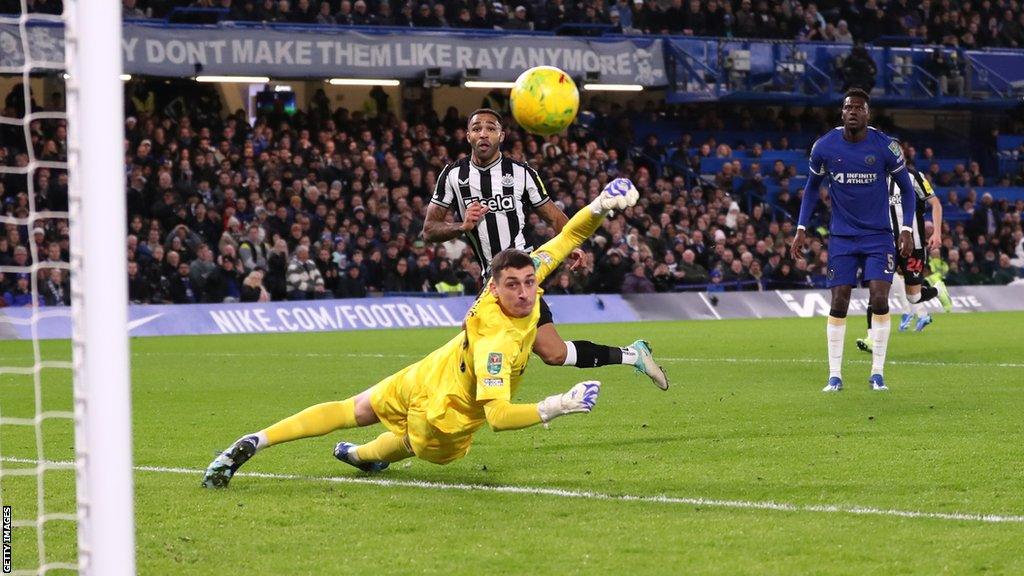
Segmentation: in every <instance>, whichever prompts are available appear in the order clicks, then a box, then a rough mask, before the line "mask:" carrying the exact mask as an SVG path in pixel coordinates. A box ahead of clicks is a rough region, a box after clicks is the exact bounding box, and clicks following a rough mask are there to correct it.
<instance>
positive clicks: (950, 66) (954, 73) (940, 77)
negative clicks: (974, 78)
mask: <svg viewBox="0 0 1024 576" xmlns="http://www.w3.org/2000/svg"><path fill="white" fill-rule="evenodd" d="M925 70H927V71H928V73H929V74H931V75H932V76H934V77H935V78H936V81H937V82H938V86H937V88H938V91H939V94H942V95H944V96H963V95H964V75H963V70H962V65H961V64H960V61H959V57H958V56H957V53H956V52H950V53H949V54H946V52H945V51H943V50H935V51H933V52H932V56H931V58H929V60H928V62H927V63H926V64H925Z"/></svg>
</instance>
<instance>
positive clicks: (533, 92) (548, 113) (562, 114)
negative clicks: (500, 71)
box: [510, 66, 580, 136]
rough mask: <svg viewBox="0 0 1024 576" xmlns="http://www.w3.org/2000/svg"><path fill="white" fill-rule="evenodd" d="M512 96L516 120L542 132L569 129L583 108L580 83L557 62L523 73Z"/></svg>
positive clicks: (526, 128)
mask: <svg viewBox="0 0 1024 576" xmlns="http://www.w3.org/2000/svg"><path fill="white" fill-rule="evenodd" d="M510 100H511V105H512V116H513V117H514V118H515V119H516V122H517V123H518V124H519V125H520V126H522V127H523V128H524V129H525V130H526V131H527V132H531V133H533V134H539V135H541V136H550V135H552V134H558V133H559V132H561V131H563V130H565V129H566V128H567V127H568V126H569V125H570V124H572V121H573V120H574V119H575V118H576V113H577V112H578V111H579V109H580V92H579V90H577V89H576V83H575V82H573V80H572V78H571V77H570V76H569V75H568V74H566V73H565V72H563V71H562V70H560V69H558V68H555V67H554V66H536V67H534V68H530V69H529V70H527V71H526V72H523V73H522V74H520V75H519V78H517V79H516V83H515V86H513V87H512V94H511V98H510Z"/></svg>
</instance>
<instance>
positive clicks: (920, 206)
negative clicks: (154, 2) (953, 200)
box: [889, 167, 935, 248]
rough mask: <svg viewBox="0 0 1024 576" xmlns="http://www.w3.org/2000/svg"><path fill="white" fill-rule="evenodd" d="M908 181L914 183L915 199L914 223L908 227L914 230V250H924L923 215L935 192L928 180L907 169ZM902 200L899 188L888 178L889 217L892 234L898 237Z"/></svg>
mask: <svg viewBox="0 0 1024 576" xmlns="http://www.w3.org/2000/svg"><path fill="white" fill-rule="evenodd" d="M907 172H908V173H910V181H911V182H913V183H914V195H915V196H916V198H917V202H916V206H915V208H916V210H915V211H914V221H913V222H912V223H911V224H910V227H911V228H913V230H914V248H924V245H925V240H924V215H925V212H926V211H927V210H928V199H929V198H932V197H933V196H935V190H933V189H932V185H931V184H929V183H928V180H927V179H926V178H925V177H924V176H923V175H922V174H921V173H920V172H918V171H917V170H915V169H913V168H910V167H908V168H907ZM902 207H903V200H902V198H901V192H900V188H899V186H897V185H896V181H895V180H893V179H892V177H890V178H889V217H890V219H891V220H892V229H893V234H895V235H896V236H899V232H900V227H901V226H903V225H904V224H903V208H902Z"/></svg>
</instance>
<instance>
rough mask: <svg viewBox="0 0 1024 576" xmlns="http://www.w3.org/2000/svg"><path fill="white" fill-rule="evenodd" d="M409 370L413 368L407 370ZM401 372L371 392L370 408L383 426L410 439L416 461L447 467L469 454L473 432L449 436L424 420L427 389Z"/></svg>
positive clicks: (412, 375)
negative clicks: (418, 459)
mask: <svg viewBox="0 0 1024 576" xmlns="http://www.w3.org/2000/svg"><path fill="white" fill-rule="evenodd" d="M410 368H412V367H410ZM410 368H406V369H403V370H401V371H399V372H397V373H395V374H392V375H391V376H388V377H387V378H385V379H384V380H381V381H380V382H379V383H377V384H376V385H375V386H374V387H373V389H372V391H371V392H370V405H371V406H372V407H373V411H374V412H375V413H376V414H377V417H378V418H380V421H381V423H382V424H384V426H385V427H386V428H387V429H388V430H390V431H391V432H393V433H394V434H395V435H398V436H405V435H408V436H409V444H410V445H411V446H412V451H413V453H415V454H416V457H417V458H420V459H422V460H426V461H427V462H433V463H434V464H447V463H449V462H452V461H453V460H458V459H459V458H462V457H463V456H465V455H466V454H468V453H469V447H470V445H471V444H472V442H473V432H472V431H467V432H455V433H449V432H444V431H442V430H438V429H437V428H436V427H434V426H433V425H431V424H430V422H429V421H428V420H427V413H426V407H427V402H428V400H429V397H428V396H427V393H426V391H427V387H425V386H421V385H420V383H419V382H417V380H416V378H415V371H414V370H411V369H410Z"/></svg>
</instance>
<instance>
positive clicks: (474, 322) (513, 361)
mask: <svg viewBox="0 0 1024 576" xmlns="http://www.w3.org/2000/svg"><path fill="white" fill-rule="evenodd" d="M603 219H604V218H603V215H595V214H593V213H592V212H591V210H590V209H589V208H584V209H583V210H580V211H579V212H578V213H577V214H576V215H575V216H573V217H572V218H571V219H570V220H569V222H568V223H566V225H565V227H564V228H563V229H562V232H561V233H560V234H558V235H557V236H555V237H554V238H552V239H551V240H549V241H548V242H547V243H545V244H544V245H543V246H541V247H540V248H538V249H536V250H534V251H533V252H532V253H531V256H532V257H533V262H534V265H535V266H536V268H537V273H536V275H537V284H540V283H541V282H543V281H544V279H545V278H546V277H547V276H548V275H549V274H550V273H551V272H553V271H554V270H555V269H556V268H558V265H559V264H561V262H562V260H564V259H565V257H566V256H568V255H569V254H570V253H571V252H572V251H573V249H575V248H577V247H578V246H579V245H580V244H582V243H583V241H584V240H586V239H587V238H589V237H590V236H591V235H592V234H593V233H594V231H595V230H596V229H597V227H598V226H599V225H600V224H601V221H602V220H603ZM541 294H543V291H542V290H540V289H539V288H538V290H537V301H536V302H535V303H534V305H533V310H532V311H531V312H530V314H529V316H525V317H523V318H516V317H513V316H508V315H506V314H505V313H504V311H502V309H501V306H499V305H498V299H497V297H496V296H494V295H493V294H492V293H491V292H490V291H489V290H486V291H485V292H484V293H483V294H482V295H481V296H480V297H479V298H478V299H477V300H476V302H474V303H473V306H472V307H471V308H470V310H469V313H468V314H467V316H466V328H465V330H463V331H462V332H460V333H459V334H458V335H457V336H455V337H454V338H452V339H451V340H449V341H448V342H447V343H446V344H445V345H444V346H441V347H440V348H438V349H437V350H435V351H434V352H432V353H431V354H430V355H428V356H427V357H426V358H424V359H423V360H420V361H419V362H417V363H416V364H413V365H412V366H409V367H408V368H406V369H405V370H403V371H402V372H404V374H402V373H400V377H402V378H414V379H415V382H416V383H417V387H418V388H419V392H420V394H416V396H418V397H419V398H420V399H421V401H424V400H425V405H422V406H421V408H423V409H424V410H425V411H426V417H427V421H428V422H429V423H430V424H431V425H432V426H434V427H436V428H437V429H439V430H441V431H443V432H446V433H449V434H451V433H472V432H474V431H475V430H477V429H479V428H480V427H481V426H482V425H483V424H484V422H485V415H484V405H485V404H486V403H487V402H488V401H490V400H496V399H503V400H507V401H511V399H512V396H513V394H515V392H516V389H517V388H518V386H519V382H520V380H521V379H522V376H523V372H524V371H525V370H526V364H527V362H528V361H529V359H530V352H531V351H532V350H533V343H534V340H535V339H536V337H537V320H538V318H539V317H540V296H541ZM396 376H399V375H396Z"/></svg>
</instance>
